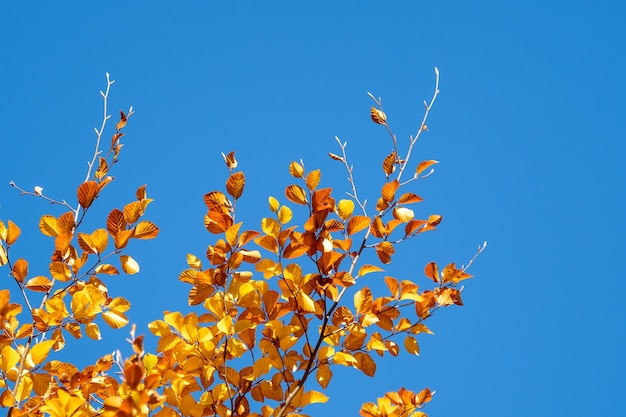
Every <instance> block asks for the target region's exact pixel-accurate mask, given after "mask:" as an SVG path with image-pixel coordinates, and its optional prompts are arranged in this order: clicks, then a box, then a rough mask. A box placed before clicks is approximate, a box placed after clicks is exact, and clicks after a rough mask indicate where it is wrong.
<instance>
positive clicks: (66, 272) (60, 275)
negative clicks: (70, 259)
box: [49, 261, 72, 282]
mask: <svg viewBox="0 0 626 417" xmlns="http://www.w3.org/2000/svg"><path fill="white" fill-rule="evenodd" d="M49 269H50V275H52V278H54V279H56V280H57V281H61V282H67V281H69V280H70V279H72V272H71V271H70V267H69V266H68V265H67V264H66V263H65V262H61V261H54V262H51V263H50V267H49Z"/></svg>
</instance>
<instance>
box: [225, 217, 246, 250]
mask: <svg viewBox="0 0 626 417" xmlns="http://www.w3.org/2000/svg"><path fill="white" fill-rule="evenodd" d="M242 224H243V223H242V222H239V223H237V224H233V225H232V226H230V227H229V228H228V229H226V232H224V237H225V238H226V241H227V242H228V244H229V245H230V246H235V245H236V244H237V237H238V235H239V228H240V227H241V225H242Z"/></svg>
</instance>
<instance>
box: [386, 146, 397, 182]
mask: <svg viewBox="0 0 626 417" xmlns="http://www.w3.org/2000/svg"><path fill="white" fill-rule="evenodd" d="M397 160H398V157H397V154H396V151H393V152H391V153H390V154H389V155H387V156H386V157H385V159H383V171H384V172H385V175H386V176H387V177H388V176H390V175H391V174H393V172H394V171H395V170H396V162H397Z"/></svg>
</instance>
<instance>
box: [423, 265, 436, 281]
mask: <svg viewBox="0 0 626 417" xmlns="http://www.w3.org/2000/svg"><path fill="white" fill-rule="evenodd" d="M424 274H425V275H426V276H427V277H428V278H430V279H431V280H433V281H434V282H439V268H437V264H436V263H435V262H430V263H428V264H426V267H424Z"/></svg>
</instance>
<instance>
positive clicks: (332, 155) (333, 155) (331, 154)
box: [328, 152, 343, 162]
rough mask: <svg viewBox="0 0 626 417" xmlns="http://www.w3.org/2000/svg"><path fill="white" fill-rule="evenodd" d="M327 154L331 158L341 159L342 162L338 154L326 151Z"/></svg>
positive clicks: (341, 159)
mask: <svg viewBox="0 0 626 417" xmlns="http://www.w3.org/2000/svg"><path fill="white" fill-rule="evenodd" d="M328 156H330V157H331V158H332V159H334V160H335V161H341V162H343V158H342V157H341V156H339V155H335V154H334V153H332V152H328Z"/></svg>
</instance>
